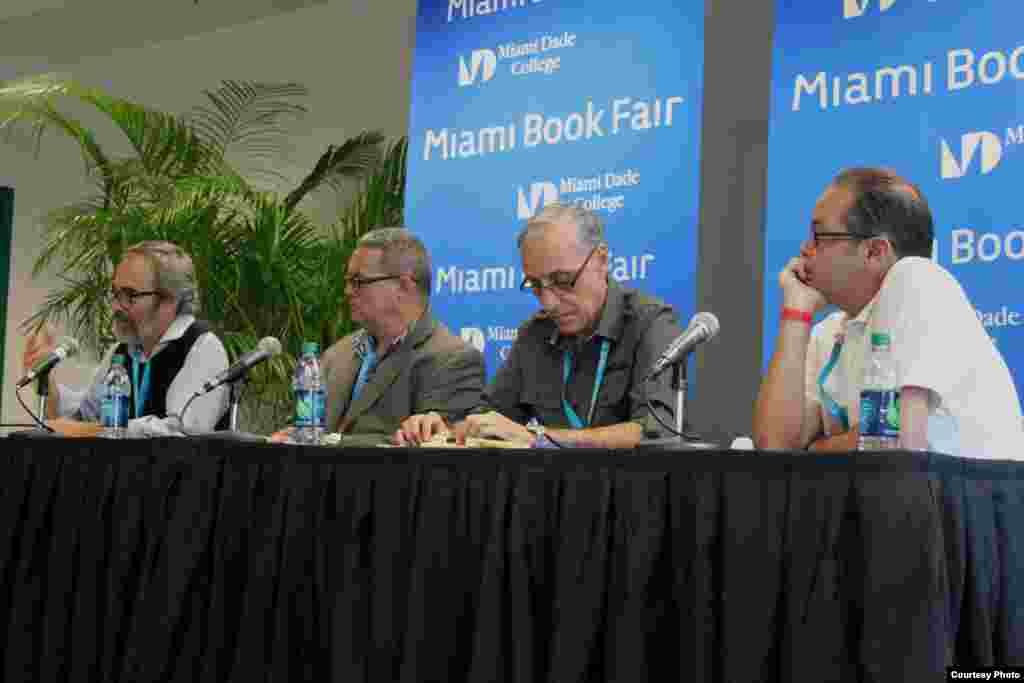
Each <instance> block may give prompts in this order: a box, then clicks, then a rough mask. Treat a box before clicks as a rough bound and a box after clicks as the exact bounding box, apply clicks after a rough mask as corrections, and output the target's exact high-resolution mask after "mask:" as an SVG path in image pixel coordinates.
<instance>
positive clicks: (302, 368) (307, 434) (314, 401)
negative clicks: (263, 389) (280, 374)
mask: <svg viewBox="0 0 1024 683" xmlns="http://www.w3.org/2000/svg"><path fill="white" fill-rule="evenodd" d="M319 354H320V345H319V344H318V343H316V342H306V343H304V344H303V345H302V355H301V356H299V363H298V365H296V366H295V380H294V382H293V383H292V388H293V389H294V390H295V437H294V438H295V441H297V442H299V443H305V444H319V443H320V442H321V440H322V439H323V435H324V423H325V422H326V416H325V415H324V408H325V405H326V403H327V398H326V392H325V391H324V386H323V381H322V379H321V376H320V360H319V358H318V356H319Z"/></svg>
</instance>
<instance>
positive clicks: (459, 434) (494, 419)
mask: <svg viewBox="0 0 1024 683" xmlns="http://www.w3.org/2000/svg"><path fill="white" fill-rule="evenodd" d="M470 436H475V437H479V438H498V439H504V440H506V441H520V442H523V443H525V444H531V443H533V433H532V432H530V430H529V429H527V428H526V427H524V426H523V425H521V424H519V423H518V422H513V421H512V420H510V419H508V418H507V417H505V416H504V415H502V414H501V413H496V412H494V411H491V412H489V413H483V414H482V415H470V416H469V417H467V418H466V419H465V420H463V421H462V422H460V423H459V424H457V425H455V442H456V443H458V444H464V443H466V437H470Z"/></svg>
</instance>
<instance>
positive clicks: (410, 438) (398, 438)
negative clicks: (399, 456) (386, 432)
mask: <svg viewBox="0 0 1024 683" xmlns="http://www.w3.org/2000/svg"><path fill="white" fill-rule="evenodd" d="M447 431H448V424H447V423H446V422H445V421H444V418H443V417H441V416H440V415H438V414H437V413H426V414H424V415H410V416H409V417H407V418H405V421H404V422H402V424H401V425H399V427H398V430H397V431H396V432H395V433H394V435H393V436H392V437H391V441H392V442H394V443H395V444H396V445H398V446H419V445H420V444H421V443H423V442H424V441H430V440H431V439H432V438H434V437H435V436H436V435H438V434H443V433H445V432H447Z"/></svg>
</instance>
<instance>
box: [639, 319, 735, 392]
mask: <svg viewBox="0 0 1024 683" xmlns="http://www.w3.org/2000/svg"><path fill="white" fill-rule="evenodd" d="M718 329H719V325H718V318H716V317H715V314H714V313H698V314H697V315H695V316H693V318H692V319H691V320H690V326H689V327H687V328H686V331H685V332H683V333H682V334H681V335H679V336H678V337H676V338H675V340H674V341H673V342H672V343H671V344H669V345H668V348H667V349H665V351H664V352H663V353H662V354H661V356H659V357H658V360H656V361H654V365H652V366H651V371H650V372H649V373H647V379H651V378H652V377H654V376H656V375H658V374H660V373H661V372H662V371H663V370H664V369H665V368H667V367H669V366H671V365H675V364H676V363H678V362H679V361H680V360H682V359H683V358H685V357H686V356H687V355H688V354H689V353H690V352H691V351H693V349H694V348H695V347H696V346H697V345H698V344H700V343H702V342H706V341H707V340H708V339H711V338H712V337H714V336H715V335H716V334H718Z"/></svg>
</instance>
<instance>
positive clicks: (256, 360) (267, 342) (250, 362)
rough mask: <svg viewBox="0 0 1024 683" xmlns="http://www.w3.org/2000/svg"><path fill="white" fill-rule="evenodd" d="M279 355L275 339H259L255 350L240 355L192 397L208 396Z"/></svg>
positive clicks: (279, 343)
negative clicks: (221, 386) (232, 363)
mask: <svg viewBox="0 0 1024 683" xmlns="http://www.w3.org/2000/svg"><path fill="white" fill-rule="evenodd" d="M279 353H281V342H279V341H278V340H277V339H276V338H275V337H264V338H263V339H260V341H259V343H258V344H257V345H256V349H255V350H253V351H250V352H249V353H246V354H242V357H241V358H239V359H238V360H237V361H236V362H235V364H234V365H232V366H231V367H230V368H228V369H227V370H224V371H223V372H221V373H219V374H217V375H216V376H215V377H214V378H213V379H211V380H208V381H207V382H206V384H204V385H203V387H202V388H201V389H199V390H198V391H196V392H195V394H193V396H202V395H203V394H208V393H210V392H211V391H213V390H214V389H216V388H217V387H219V386H220V385H222V384H228V383H229V382H234V381H235V380H237V379H240V378H242V377H244V376H245V374H246V373H247V372H249V371H250V370H252V369H253V368H254V367H256V366H257V365H259V364H260V363H262V362H263V361H265V360H267V359H268V358H273V357H274V356H276V355H277V354H279Z"/></svg>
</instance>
